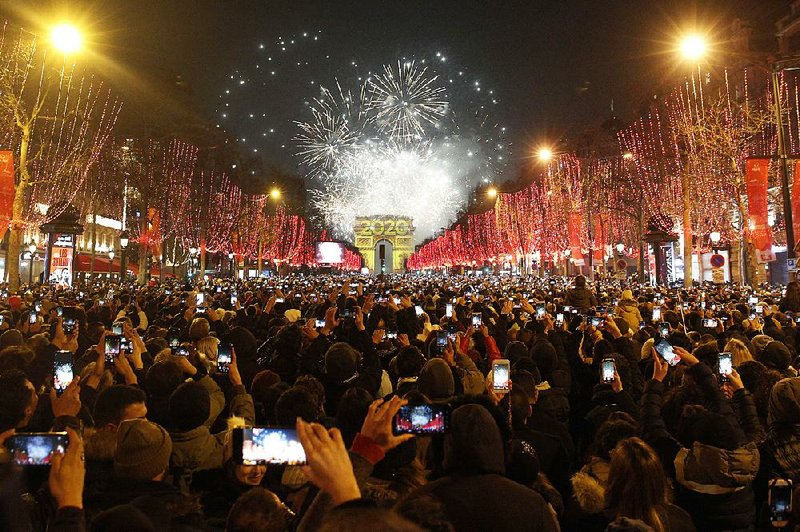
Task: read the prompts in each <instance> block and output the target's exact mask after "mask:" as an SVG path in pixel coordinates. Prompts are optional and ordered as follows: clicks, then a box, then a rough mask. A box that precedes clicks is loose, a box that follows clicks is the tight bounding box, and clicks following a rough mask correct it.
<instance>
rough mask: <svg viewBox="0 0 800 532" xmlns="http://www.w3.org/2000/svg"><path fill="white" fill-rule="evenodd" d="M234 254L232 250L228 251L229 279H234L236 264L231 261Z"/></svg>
mask: <svg viewBox="0 0 800 532" xmlns="http://www.w3.org/2000/svg"><path fill="white" fill-rule="evenodd" d="M235 257H236V254H234V252H233V251H231V252H230V253H228V261H229V263H230V270H231V279H236V264H235V263H234V262H233V260H234V258H235Z"/></svg>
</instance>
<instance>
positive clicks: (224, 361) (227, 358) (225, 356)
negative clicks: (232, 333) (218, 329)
mask: <svg viewBox="0 0 800 532" xmlns="http://www.w3.org/2000/svg"><path fill="white" fill-rule="evenodd" d="M231 361H233V355H232V350H231V344H227V343H226V344H219V347H217V371H219V372H220V373H228V371H229V370H230V367H231Z"/></svg>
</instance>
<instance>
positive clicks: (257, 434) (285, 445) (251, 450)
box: [242, 427, 306, 465]
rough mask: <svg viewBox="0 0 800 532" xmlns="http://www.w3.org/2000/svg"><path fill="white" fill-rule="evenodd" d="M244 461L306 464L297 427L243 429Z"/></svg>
mask: <svg viewBox="0 0 800 532" xmlns="http://www.w3.org/2000/svg"><path fill="white" fill-rule="evenodd" d="M242 463H243V464H246V465H253V464H287V465H299V464H305V463H306V452H305V450H303V446H302V445H301V444H300V440H299V439H298V438H297V431H296V430H295V429H274V428H265V427H253V428H251V429H242Z"/></svg>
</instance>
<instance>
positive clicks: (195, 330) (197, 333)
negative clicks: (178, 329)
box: [189, 318, 211, 342]
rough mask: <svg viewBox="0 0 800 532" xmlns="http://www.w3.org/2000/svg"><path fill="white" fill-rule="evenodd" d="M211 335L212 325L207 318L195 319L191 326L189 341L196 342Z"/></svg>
mask: <svg viewBox="0 0 800 532" xmlns="http://www.w3.org/2000/svg"><path fill="white" fill-rule="evenodd" d="M210 333H211V325H209V323H208V320H207V319H205V318H195V319H194V320H192V324H191V325H190V326H189V340H191V341H193V342H196V341H197V340H199V339H201V338H205V337H206V336H208V335H209V334H210Z"/></svg>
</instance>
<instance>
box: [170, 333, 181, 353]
mask: <svg viewBox="0 0 800 532" xmlns="http://www.w3.org/2000/svg"><path fill="white" fill-rule="evenodd" d="M167 345H168V346H169V349H170V351H172V354H173V355H174V354H175V350H176V349H178V347H179V346H180V345H181V337H180V336H179V335H178V334H177V333H174V332H173V333H170V334H168V335H167Z"/></svg>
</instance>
